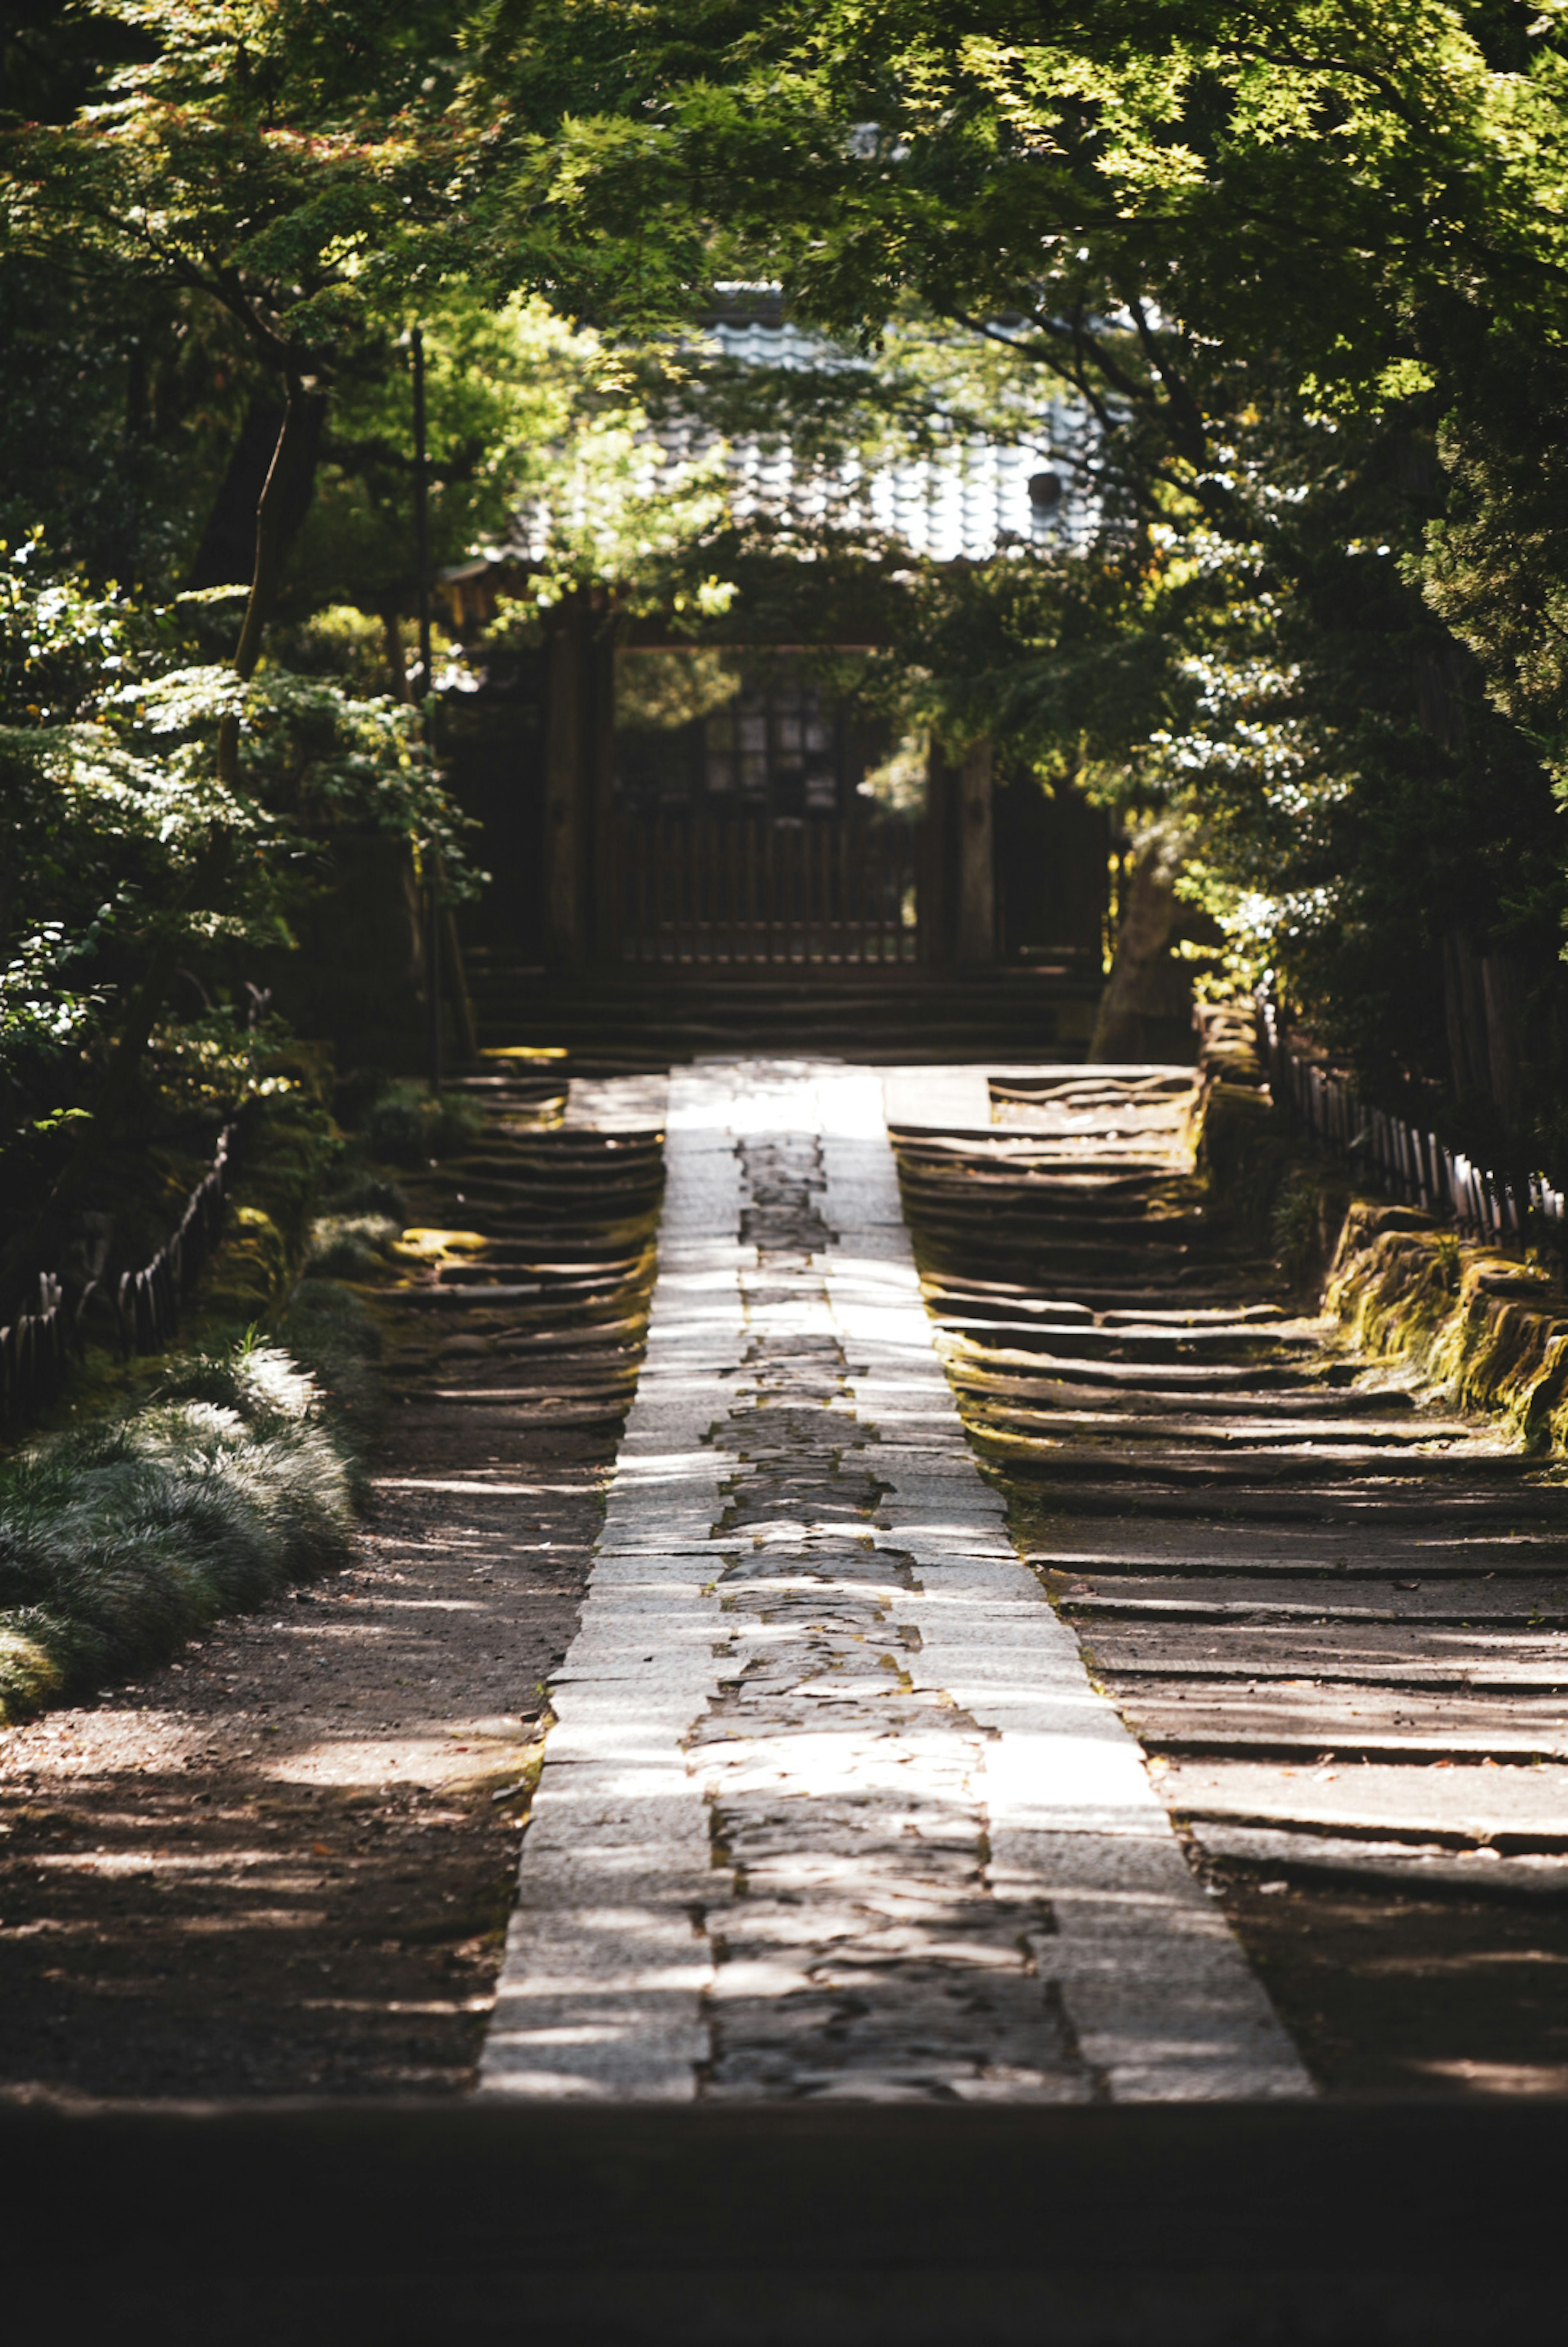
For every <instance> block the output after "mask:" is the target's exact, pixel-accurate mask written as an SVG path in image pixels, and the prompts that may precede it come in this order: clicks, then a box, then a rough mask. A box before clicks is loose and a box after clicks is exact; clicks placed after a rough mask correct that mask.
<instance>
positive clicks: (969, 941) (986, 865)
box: [956, 742, 996, 969]
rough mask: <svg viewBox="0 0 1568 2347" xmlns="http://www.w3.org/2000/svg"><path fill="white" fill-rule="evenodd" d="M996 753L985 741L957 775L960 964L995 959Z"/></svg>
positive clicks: (978, 964) (973, 966) (975, 747)
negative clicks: (994, 810) (993, 821)
mask: <svg viewBox="0 0 1568 2347" xmlns="http://www.w3.org/2000/svg"><path fill="white" fill-rule="evenodd" d="M995 764H996V760H995V753H994V752H993V748H992V745H991V743H989V742H976V743H973V744H972V747H971V748H970V749H968V750H966V751H965V753H964V757H963V764H962V766H961V767H960V769H959V776H958V924H957V927H958V935H957V940H956V943H957V959H958V961H959V963H960V965H961V966H967V967H968V968H970V969H977V968H981V967H983V966H984V965H987V964H990V963H993V962H994V961H995V959H996V864H995V846H994V841H993V824H992V808H991V794H992V786H993V780H994V774H995Z"/></svg>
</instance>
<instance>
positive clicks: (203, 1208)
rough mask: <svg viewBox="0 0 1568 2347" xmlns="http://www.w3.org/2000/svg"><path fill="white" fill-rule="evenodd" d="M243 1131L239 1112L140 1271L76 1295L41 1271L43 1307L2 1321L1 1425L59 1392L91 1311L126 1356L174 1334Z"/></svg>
mask: <svg viewBox="0 0 1568 2347" xmlns="http://www.w3.org/2000/svg"><path fill="white" fill-rule="evenodd" d="M238 1135H239V1118H238V1117H235V1118H233V1119H231V1120H230V1122H229V1123H228V1124H226V1125H225V1126H224V1128H223V1131H222V1133H220V1134H219V1142H218V1149H217V1153H216V1154H215V1155H214V1157H213V1161H212V1163H211V1165H210V1166H209V1168H208V1170H207V1172H206V1173H204V1174H203V1175H202V1177H201V1180H200V1181H199V1183H198V1184H197V1185H196V1187H195V1189H194V1190H193V1191H192V1192H191V1194H190V1196H189V1197H188V1200H187V1201H186V1207H185V1212H184V1214H182V1215H181V1216H180V1219H179V1224H178V1228H177V1229H176V1230H175V1231H174V1232H173V1233H172V1234H171V1235H170V1236H169V1237H168V1239H166V1240H165V1242H164V1244H163V1245H162V1246H160V1247H159V1249H158V1253H157V1254H156V1255H154V1256H153V1258H152V1261H151V1262H150V1263H148V1264H144V1265H143V1266H142V1268H141V1269H140V1270H139V1271H125V1272H121V1274H120V1275H119V1277H118V1278H117V1279H116V1280H113V1281H108V1280H105V1279H102V1278H99V1279H90V1280H88V1281H87V1284H86V1286H83V1287H82V1288H80V1289H79V1290H78V1291H77V1292H76V1294H75V1296H72V1295H71V1294H70V1293H69V1291H68V1290H67V1287H66V1282H65V1281H64V1280H63V1279H62V1278H61V1277H60V1276H59V1275H58V1274H57V1273H56V1272H52V1271H43V1272H40V1273H39V1275H38V1306H37V1309H36V1311H33V1312H19V1313H18V1314H17V1315H16V1317H15V1319H14V1320H13V1321H12V1322H11V1324H10V1326H9V1327H5V1328H0V1426H4V1427H5V1428H7V1429H15V1427H17V1426H20V1425H22V1424H24V1423H25V1421H26V1420H27V1419H29V1418H31V1417H33V1416H34V1415H35V1414H36V1412H37V1411H38V1410H40V1409H46V1408H47V1406H48V1404H49V1403H50V1402H52V1401H53V1400H55V1399H56V1397H57V1396H58V1394H59V1392H60V1389H61V1388H62V1387H63V1386H64V1384H65V1381H66V1373H67V1371H68V1369H69V1368H70V1364H71V1361H72V1359H73V1358H76V1359H79V1358H81V1355H82V1353H83V1351H84V1349H85V1347H86V1332H87V1317H88V1315H89V1313H95V1314H97V1316H98V1317H99V1318H100V1319H102V1318H106V1317H107V1320H108V1321H109V1323H110V1325H111V1327H112V1328H113V1332H114V1339H115V1342H116V1343H117V1347H118V1348H119V1352H120V1355H121V1358H125V1359H128V1358H129V1357H130V1355H131V1354H132V1353H156V1352H158V1350H159V1349H160V1348H162V1347H163V1346H164V1345H166V1344H167V1343H168V1340H169V1338H170V1337H172V1336H173V1335H174V1334H175V1332H176V1330H177V1328H178V1325H179V1311H180V1307H181V1305H182V1304H183V1303H184V1301H185V1299H186V1297H187V1296H188V1295H189V1293H190V1291H191V1289H192V1288H193V1287H194V1286H195V1285H196V1282H197V1279H198V1277H199V1275H200V1272H201V1267H202V1266H203V1264H204V1263H205V1262H206V1261H207V1259H208V1256H209V1255H210V1254H211V1252H212V1249H213V1247H214V1245H216V1243H217V1240H218V1237H219V1233H220V1231H221V1230H222V1227H223V1213H224V1207H225V1205H226V1204H227V1202H228V1196H229V1180H230V1177H231V1173H232V1167H233V1160H234V1152H235V1145H236V1142H237V1139H238Z"/></svg>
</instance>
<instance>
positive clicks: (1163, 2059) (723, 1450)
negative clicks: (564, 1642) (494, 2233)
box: [483, 1061, 1308, 2102]
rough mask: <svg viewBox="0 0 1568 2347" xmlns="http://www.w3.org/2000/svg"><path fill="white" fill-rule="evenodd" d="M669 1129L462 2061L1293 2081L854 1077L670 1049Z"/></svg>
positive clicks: (1059, 2085) (790, 2085)
mask: <svg viewBox="0 0 1568 2347" xmlns="http://www.w3.org/2000/svg"><path fill="white" fill-rule="evenodd" d="M554 1705H555V1713H556V1717H557V1724H556V1726H555V1727H554V1729H553V1730H552V1732H551V1734H550V1737H549V1739H548V1743H547V1747H546V1759H545V1770H544V1776H543V1779H542V1782H541V1786H540V1789H539V1793H538V1796H537V1798H536V1800H535V1809H534V1818H533V1822H532V1824H531V1826H530V1829H529V1832H528V1835H527V1839H526V1841H525V1845H524V1862H523V1868H522V1875H521V1882H520V1895H519V1901H518V1906H517V1910H516V1912H515V1914H514V1919H513V1923H512V1927H511V1932H510V1935H509V1940H508V1949H507V1957H506V1963H505V1966H504V1973H503V1976H502V1980H501V1983H500V1993H499V1996H498V2001H497V2006H496V2011H495V2015H494V2022H493V2025H492V2029H491V2034H490V2037H489V2040H488V2045H487V2049H486V2055H485V2061H484V2072H483V2084H484V2087H485V2088H486V2089H487V2090H488V2091H489V2092H491V2093H492V2094H495V2095H505V2096H530V2097H543V2098H558V2097H603V2098H651V2099H657V2100H664V2101H680V2102H684V2101H691V2100H694V2099H699V2098H701V2099H713V2098H739V2097H753V2098H754V2097H779V2098H790V2099H795V2098H800V2097H854V2098H862V2099H876V2100H919V2101H930V2100H954V2099H958V2100H1007V2101H1029V2102H1084V2101H1091V2100H1095V2099H1103V2098H1105V2097H1107V2096H1108V2097H1111V2098H1115V2099H1127V2100H1139V2099H1175V2098H1182V2097H1210V2096H1294V2095H1299V2094H1302V2093H1305V2092H1306V2091H1308V2088H1307V2080H1306V2077H1305V2075H1304V2073H1303V2071H1302V2069H1301V2067H1300V2065H1299V2063H1298V2059H1297V2057H1296V2055H1295V2054H1294V2052H1293V2050H1292V2048H1291V2046H1290V2045H1289V2043H1288V2040H1287V2038H1286V2037H1285V2035H1284V2034H1283V2032H1282V2031H1281V2029H1280V2028H1279V2025H1278V2022H1277V2021H1276V2019H1275V2017H1274V2015H1273V2014H1272V2012H1271V2010H1270V2008H1269V2006H1268V2003H1267V2000H1266V1999H1265V1997H1264V1995H1263V1993H1262V1992H1261V1990H1260V1989H1259V1987H1258V1985H1257V1982H1256V1981H1255V1979H1254V1978H1253V1976H1252V1974H1251V1973H1250V1972H1249V1971H1248V1969H1247V1964H1246V1963H1245V1961H1244V1959H1243V1957H1242V1955H1241V1952H1240V1951H1239V1949H1238V1947H1237V1943H1236V1942H1235V1941H1234V1939H1233V1938H1232V1937H1231V1935H1230V1933H1229V1932H1228V1930H1227V1926H1226V1925H1225V1923H1224V1921H1223V1919H1222V1917H1221V1916H1220V1915H1219V1914H1218V1912H1217V1910H1216V1908H1215V1907H1214V1905H1213V1903H1212V1901H1210V1900H1209V1899H1207V1897H1206V1896H1205V1893H1204V1891H1203V1889H1202V1887H1201V1886H1200V1884H1199V1883H1198V1882H1197V1881H1196V1879H1195V1878H1194V1876H1193V1874H1192V1873H1191V1871H1190V1870H1189V1869H1188V1867H1187V1865H1186V1860H1185V1859H1184V1858H1183V1856H1182V1853H1181V1850H1180V1848H1179V1845H1178V1844H1177V1842H1176V1839H1175V1837H1174V1835H1173V1833H1172V1830H1171V1828H1170V1825H1169V1822H1168V1819H1167V1817H1166V1810H1165V1808H1164V1806H1163V1804H1162V1803H1161V1802H1160V1800H1159V1799H1158V1798H1157V1797H1156V1794H1155V1792H1154V1791H1153V1789H1152V1788H1151V1787H1150V1784H1149V1781H1148V1778H1147V1776H1146V1773H1145V1768H1144V1765H1143V1760H1142V1757H1141V1755H1140V1753H1139V1750H1138V1747H1137V1746H1136V1744H1135V1742H1134V1740H1133V1738H1132V1737H1131V1736H1130V1735H1129V1734H1128V1732H1127V1731H1126V1729H1125V1727H1123V1726H1122V1724H1121V1722H1120V1720H1119V1719H1118V1717H1117V1716H1116V1714H1115V1711H1114V1710H1113V1709H1112V1707H1111V1706H1110V1705H1109V1704H1108V1703H1107V1702H1105V1700H1104V1699H1103V1698H1102V1697H1101V1696H1098V1695H1097V1694H1096V1693H1095V1690H1094V1689H1093V1687H1092V1686H1091V1685H1090V1682H1089V1680H1088V1677H1087V1676H1086V1674H1085V1671H1084V1665H1083V1662H1082V1660H1081V1658H1080V1655H1079V1652H1078V1647H1077V1644H1076V1641H1075V1640H1074V1637H1073V1635H1072V1634H1071V1632H1070V1631H1068V1630H1066V1629H1065V1628H1064V1627H1063V1626H1062V1624H1060V1623H1059V1622H1058V1620H1057V1618H1056V1616H1055V1614H1054V1612H1053V1610H1052V1608H1051V1606H1050V1604H1048V1602H1047V1601H1046V1599H1045V1598H1044V1594H1043V1592H1042V1590H1041V1587H1040V1585H1039V1583H1038V1582H1037V1581H1036V1580H1035V1578H1034V1577H1033V1574H1032V1573H1029V1572H1028V1571H1027V1570H1026V1568H1025V1567H1024V1566H1023V1565H1022V1564H1021V1563H1019V1562H1018V1560H1017V1558H1016V1556H1015V1554H1014V1553H1013V1549H1012V1548H1011V1547H1010V1545H1009V1543H1008V1541H1007V1538H1006V1535H1005V1532H1004V1530H1003V1511H1002V1502H1001V1501H1000V1499H999V1498H998V1497H997V1495H996V1494H995V1493H994V1492H993V1491H991V1490H990V1489H989V1488H988V1487H987V1485H986V1484H985V1482H984V1481H983V1479H982V1477H981V1476H980V1474H979V1473H978V1472H977V1471H976V1468H975V1466H974V1463H973V1460H972V1456H971V1453H970V1450H969V1449H968V1446H967V1444H966V1442H965V1440H964V1436H963V1432H962V1427H961V1424H960V1421H959V1418H958V1414H957V1411H956V1409H955V1407H954V1405H953V1402H952V1397H951V1394H950V1391H949V1389H948V1386H947V1383H946V1381H945V1379H944V1378H943V1375H942V1369H941V1367H940V1365H939V1363H938V1359H937V1356H936V1353H935V1350H934V1349H933V1346H932V1336H931V1328H930V1324H929V1322H928V1319H927V1316H926V1313H925V1310H924V1307H923V1305H922V1303H921V1293H920V1286H919V1283H918V1280H917V1278H916V1275H915V1270H914V1266H913V1261H912V1257H911V1252H910V1245H909V1240H908V1236H907V1234H906V1232H905V1229H904V1225H903V1220H902V1214H901V1205H900V1200H899V1193H898V1186H897V1179H896V1174H895V1168H894V1163H893V1157H892V1153H891V1148H890V1145H889V1142H888V1137H887V1131H886V1125H885V1122H884V1111H883V1099H882V1088H881V1082H880V1081H879V1080H878V1079H877V1078H876V1077H875V1076H873V1075H871V1073H869V1072H868V1071H857V1070H854V1069H846V1068H842V1067H840V1066H836V1065H833V1064H831V1063H816V1064H811V1063H804V1062H788V1061H725V1062H707V1063H698V1065H697V1067H696V1068H695V1069H693V1070H690V1071H680V1072H677V1074H676V1075H675V1076H673V1077H672V1078H671V1081H670V1092H669V1101H668V1114H667V1194H666V1203H665V1209H664V1218H663V1222H662V1225H661V1231H660V1246H659V1275H658V1280H657V1287H656V1290H655V1295H654V1300H653V1307H652V1315H651V1319H650V1324H649V1334H648V1349H647V1360H646V1363H645V1366H644V1368H643V1370H642V1374H641V1377H640V1379H639V1383H638V1388H637V1394H636V1401H635V1403H634V1406H633V1409H632V1411H631V1414H630V1417H629V1419H628V1420H627V1423H626V1433H625V1437H624V1440H623V1443H622V1448H621V1453H620V1458H619V1461H618V1464H617V1468H616V1478H615V1481H614V1484H613V1487H612V1490H611V1493H610V1497H609V1504H608V1510H607V1514H606V1524H605V1530H604V1533H603V1537H602V1539H601V1541H600V1542H599V1545H598V1549H597V1552H596V1561H595V1565H594V1571H593V1576H592V1580H591V1583H590V1589H589V1596H588V1602H587V1604H586V1607H585V1614H584V1617H583V1624H582V1628H581V1631H580V1633H579V1635H578V1637H577V1639H576V1641H575V1644H574V1645H573V1647H572V1649H571V1651H570V1653H569V1655H568V1656H567V1658H566V1663H565V1667H564V1669H563V1670H562V1672H561V1674H560V1675H559V1676H558V1678H557V1679H556V1681H555V1686H554Z"/></svg>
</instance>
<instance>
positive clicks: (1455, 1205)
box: [1257, 997, 1568, 1241]
mask: <svg viewBox="0 0 1568 2347" xmlns="http://www.w3.org/2000/svg"><path fill="white" fill-rule="evenodd" d="M1257 1019H1258V1031H1259V1040H1261V1042H1262V1045H1263V1055H1264V1059H1265V1061H1266V1062H1267V1064H1268V1081H1269V1085H1270V1088H1271V1089H1272V1091H1273V1093H1274V1097H1275V1098H1276V1100H1278V1101H1281V1102H1285V1103H1286V1104H1287V1105H1288V1107H1290V1108H1292V1109H1294V1111H1295V1112H1296V1113H1297V1115H1298V1117H1300V1119H1301V1121H1302V1122H1303V1123H1304V1124H1306V1125H1307V1126H1308V1127H1309V1129H1310V1130H1311V1132H1312V1133H1314V1134H1315V1135H1316V1137H1317V1138H1318V1140H1319V1141H1320V1142H1321V1143H1323V1144H1324V1146H1325V1147H1326V1148H1329V1149H1331V1150H1334V1151H1336V1152H1338V1153H1339V1155H1341V1156H1344V1157H1349V1158H1351V1159H1352V1160H1353V1161H1354V1162H1355V1163H1357V1164H1359V1165H1369V1166H1374V1167H1376V1169H1377V1171H1378V1172H1379V1173H1380V1174H1381V1175H1382V1177H1383V1179H1384V1181H1385V1182H1386V1183H1387V1184H1388V1185H1389V1187H1390V1189H1391V1190H1393V1191H1394V1192H1396V1193H1397V1194H1399V1195H1400V1196H1402V1197H1405V1198H1408V1199H1409V1200H1410V1203H1411V1204H1412V1205H1417V1206H1420V1208H1421V1210H1422V1212H1423V1213H1425V1214H1434V1215H1437V1216H1438V1217H1440V1218H1441V1219H1447V1220H1451V1221H1452V1222H1453V1223H1455V1224H1456V1225H1458V1226H1459V1228H1460V1229H1461V1230H1465V1231H1473V1232H1474V1233H1475V1234H1476V1235H1478V1236H1479V1237H1481V1238H1488V1239H1497V1240H1501V1241H1507V1240H1511V1239H1519V1238H1522V1237H1523V1236H1524V1235H1525V1234H1526V1233H1527V1232H1528V1230H1529V1227H1530V1221H1531V1217H1532V1215H1540V1216H1544V1217H1545V1219H1546V1220H1547V1221H1549V1222H1558V1223H1560V1222H1563V1220H1564V1219H1565V1218H1568V1204H1565V1201H1564V1198H1563V1192H1562V1191H1561V1190H1557V1189H1554V1188H1553V1185H1552V1184H1551V1183H1550V1182H1548V1181H1547V1180H1546V1178H1545V1176H1544V1174H1541V1173H1497V1172H1495V1171H1494V1170H1493V1169H1492V1167H1490V1166H1485V1165H1478V1164H1476V1163H1475V1162H1474V1160H1473V1159H1472V1158H1470V1157H1467V1156H1466V1155H1465V1153H1464V1152H1463V1151H1462V1150H1461V1149H1450V1148H1448V1147H1447V1146H1446V1144H1445V1143H1442V1142H1441V1141H1440V1140H1439V1139H1438V1138H1437V1135H1436V1134H1435V1133H1429V1132H1427V1131H1425V1130H1424V1128H1423V1127H1421V1126H1420V1125H1415V1124H1410V1123H1407V1122H1406V1121H1405V1119H1404V1118H1403V1117H1399V1116H1393V1115H1390V1112H1388V1110H1386V1109H1380V1108H1373V1107H1371V1106H1370V1105H1369V1103H1368V1102H1366V1101H1364V1100H1363V1099H1362V1098H1361V1096H1360V1094H1359V1092H1357V1091H1356V1089H1355V1087H1354V1085H1353V1084H1349V1083H1347V1082H1346V1081H1345V1079H1344V1078H1343V1077H1342V1076H1336V1075H1333V1074H1331V1073H1330V1072H1329V1070H1328V1069H1327V1068H1321V1067H1319V1065H1318V1064H1317V1062H1316V1061H1312V1060H1309V1059H1308V1058H1307V1057H1306V1056H1305V1055H1304V1054H1303V1053H1301V1052H1299V1051H1296V1050H1294V1049H1293V1048H1292V1046H1291V1044H1290V1043H1289V1041H1288V1039H1287V1037H1286V1034H1285V1031H1284V1026H1283V1022H1282V1021H1281V1020H1280V1017H1279V1012H1278V1007H1277V1006H1276V1005H1275V1004H1274V1003H1273V1002H1272V1001H1270V1000H1269V999H1268V998H1267V997H1260V998H1259V999H1258V1005H1257Z"/></svg>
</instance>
